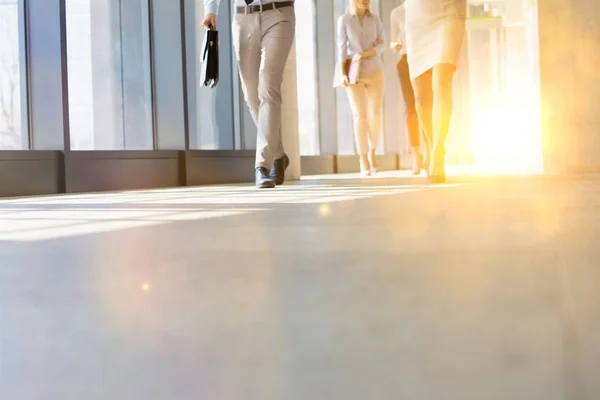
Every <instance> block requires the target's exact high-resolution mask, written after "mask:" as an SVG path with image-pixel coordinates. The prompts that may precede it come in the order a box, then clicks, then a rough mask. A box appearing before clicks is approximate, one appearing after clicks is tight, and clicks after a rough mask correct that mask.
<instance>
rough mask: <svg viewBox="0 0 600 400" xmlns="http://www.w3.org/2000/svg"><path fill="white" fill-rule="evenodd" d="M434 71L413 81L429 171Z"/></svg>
mask: <svg viewBox="0 0 600 400" xmlns="http://www.w3.org/2000/svg"><path fill="white" fill-rule="evenodd" d="M432 75H433V71H431V70H429V71H427V72H425V73H424V74H421V75H419V76H417V77H416V78H414V79H413V80H412V86H413V89H414V93H415V104H416V108H417V115H418V116H419V124H420V125H421V132H422V134H423V143H424V144H425V149H424V150H425V160H424V161H423V167H424V168H425V169H426V170H428V169H429V164H430V161H431V147H432V146H433V125H432V124H433V122H432V111H433V89H432Z"/></svg>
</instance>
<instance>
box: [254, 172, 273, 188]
mask: <svg viewBox="0 0 600 400" xmlns="http://www.w3.org/2000/svg"><path fill="white" fill-rule="evenodd" d="M254 177H255V179H256V187H257V188H259V189H270V188H274V187H275V181H274V180H273V179H271V177H270V176H269V170H268V169H266V168H265V167H257V168H256V171H255V174H254Z"/></svg>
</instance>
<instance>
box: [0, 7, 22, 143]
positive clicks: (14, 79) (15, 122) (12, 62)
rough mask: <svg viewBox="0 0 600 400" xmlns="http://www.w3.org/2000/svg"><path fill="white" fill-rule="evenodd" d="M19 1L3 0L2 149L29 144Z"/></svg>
mask: <svg viewBox="0 0 600 400" xmlns="http://www.w3.org/2000/svg"><path fill="white" fill-rule="evenodd" d="M20 67H21V65H20V63H19V4H18V2H17V0H0V150H22V149H27V148H28V138H27V135H26V134H24V132H23V130H22V125H21V73H20Z"/></svg>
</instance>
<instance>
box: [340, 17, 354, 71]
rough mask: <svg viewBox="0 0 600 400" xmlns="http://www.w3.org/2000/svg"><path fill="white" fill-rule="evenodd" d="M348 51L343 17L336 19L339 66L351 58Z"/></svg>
mask: <svg viewBox="0 0 600 400" xmlns="http://www.w3.org/2000/svg"><path fill="white" fill-rule="evenodd" d="M352 55H353V54H351V52H350V49H349V47H348V34H347V32H346V21H345V18H344V16H343V15H342V16H341V17H339V18H338V23H337V56H338V61H339V63H340V65H343V64H344V61H346V60H347V59H349V58H352Z"/></svg>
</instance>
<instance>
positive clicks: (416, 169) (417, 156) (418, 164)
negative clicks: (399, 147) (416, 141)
mask: <svg viewBox="0 0 600 400" xmlns="http://www.w3.org/2000/svg"><path fill="white" fill-rule="evenodd" d="M413 157H414V161H413V169H412V174H413V175H419V174H420V173H421V171H422V170H423V155H422V154H421V152H420V151H415V152H413Z"/></svg>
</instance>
